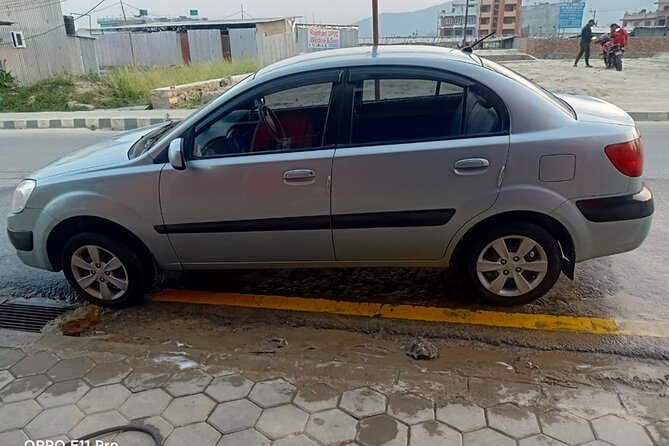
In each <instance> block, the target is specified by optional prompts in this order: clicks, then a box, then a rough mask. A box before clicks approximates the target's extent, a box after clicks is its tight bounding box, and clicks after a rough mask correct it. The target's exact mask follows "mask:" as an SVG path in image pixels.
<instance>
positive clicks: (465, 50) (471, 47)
mask: <svg viewBox="0 0 669 446" xmlns="http://www.w3.org/2000/svg"><path fill="white" fill-rule="evenodd" d="M494 35H495V31H493V32H491V33H490V34H488V35H487V36H485V37H481V38H480V39H478V40H477V41H476V42H474V43H472V44H471V45H468V46H466V47H464V48H462V50H461V51H462V52H463V53H467V54H471V53H472V52H474V47H475V46H476V45H478V44H479V43H481V42H483V41H484V40H486V39H487V38H489V37H491V36H494Z"/></svg>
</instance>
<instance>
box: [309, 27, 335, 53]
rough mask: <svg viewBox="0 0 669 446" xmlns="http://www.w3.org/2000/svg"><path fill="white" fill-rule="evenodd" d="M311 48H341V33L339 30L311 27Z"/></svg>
mask: <svg viewBox="0 0 669 446" xmlns="http://www.w3.org/2000/svg"><path fill="white" fill-rule="evenodd" d="M307 46H308V47H309V48H328V49H330V48H341V32H340V30H338V29H330V28H319V27H315V26H311V27H309V37H308V39H307Z"/></svg>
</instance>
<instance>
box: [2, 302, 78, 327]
mask: <svg viewBox="0 0 669 446" xmlns="http://www.w3.org/2000/svg"><path fill="white" fill-rule="evenodd" d="M66 311H67V308H58V307H49V306H41V305H19V304H0V328H9V329H11V330H20V331H31V332H39V331H40V330H41V329H42V328H43V327H44V326H45V325H46V324H48V323H49V322H50V321H52V320H54V319H56V318H57V317H58V316H60V315H62V314H63V313H65V312H66Z"/></svg>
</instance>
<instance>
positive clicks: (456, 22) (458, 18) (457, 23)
mask: <svg viewBox="0 0 669 446" xmlns="http://www.w3.org/2000/svg"><path fill="white" fill-rule="evenodd" d="M455 24H456V25H462V17H456V18H455Z"/></svg>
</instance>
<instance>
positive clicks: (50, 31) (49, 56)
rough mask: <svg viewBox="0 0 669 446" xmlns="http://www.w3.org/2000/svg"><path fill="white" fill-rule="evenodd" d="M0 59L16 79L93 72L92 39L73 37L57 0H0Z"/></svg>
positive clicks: (70, 23) (95, 68) (25, 80)
mask: <svg viewBox="0 0 669 446" xmlns="http://www.w3.org/2000/svg"><path fill="white" fill-rule="evenodd" d="M0 22H2V23H5V25H4V26H0V61H1V62H2V68H3V69H4V70H6V71H9V72H11V73H12V75H13V76H15V77H16V78H17V79H18V81H19V82H21V83H23V84H31V83H35V82H38V81H40V80H44V79H48V78H51V77H53V76H56V75H59V74H73V75H82V74H87V73H97V72H99V69H98V61H97V56H96V54H95V46H94V43H93V42H94V40H93V39H91V38H87V37H83V36H77V35H76V32H75V29H74V20H73V19H72V17H67V18H65V17H63V11H62V9H61V6H60V2H58V1H49V2H45V1H40V2H36V1H34V0H0Z"/></svg>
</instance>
